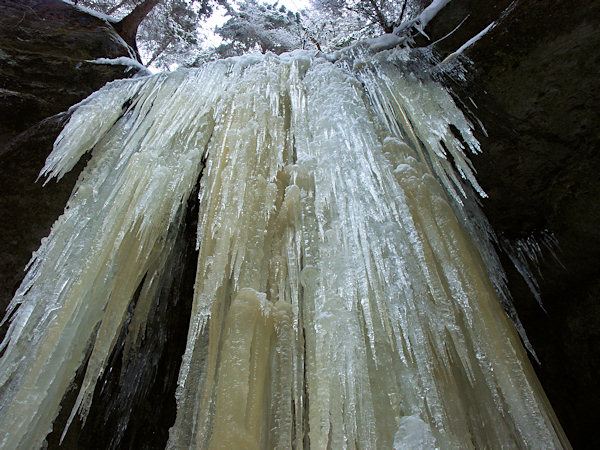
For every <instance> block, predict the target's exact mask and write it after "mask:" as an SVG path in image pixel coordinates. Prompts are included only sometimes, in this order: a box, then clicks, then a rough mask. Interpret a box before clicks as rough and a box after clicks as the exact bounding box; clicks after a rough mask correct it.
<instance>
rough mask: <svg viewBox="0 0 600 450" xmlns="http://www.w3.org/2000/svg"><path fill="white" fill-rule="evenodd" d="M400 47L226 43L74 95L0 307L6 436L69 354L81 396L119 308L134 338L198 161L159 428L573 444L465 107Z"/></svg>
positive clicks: (40, 412)
mask: <svg viewBox="0 0 600 450" xmlns="http://www.w3.org/2000/svg"><path fill="white" fill-rule="evenodd" d="M402 57H403V56H402V55H401V54H400V53H399V52H398V51H388V52H382V53H380V54H379V55H378V56H372V57H371V58H370V59H369V60H368V61H361V62H357V60H356V58H358V57H357V56H356V55H355V57H354V58H355V59H354V61H350V60H348V59H343V58H342V59H341V60H338V61H335V62H333V61H329V60H327V59H325V58H322V57H319V56H318V55H311V54H308V53H301V52H296V53H292V54H288V55H284V56H281V57H277V56H274V55H266V56H256V57H245V58H237V59H236V58H234V59H228V60H224V61H218V62H215V63H211V64H207V65H205V66H203V67H201V68H199V69H193V70H179V71H176V72H174V73H166V74H158V75H155V76H150V77H145V78H139V79H132V80H123V81H118V82H114V83H111V84H109V85H107V86H106V87H105V88H103V89H102V90H100V91H99V92H97V93H95V94H94V95H92V96H91V97H89V98H88V99H87V100H86V101H84V102H83V103H82V104H81V105H79V106H78V108H77V109H76V110H75V111H74V113H73V114H72V117H71V119H70V121H69V123H68V124H67V126H66V127H65V129H64V130H63V132H62V134H61V135H60V136H59V138H58V140H57V142H56V144H55V148H54V151H53V152H52V154H51V155H50V156H49V158H48V160H47V163H46V166H45V167H44V169H43V175H47V176H49V177H57V178H60V177H61V176H62V175H63V174H64V173H65V172H67V171H69V170H71V169H72V168H73V167H74V166H75V164H76V163H77V161H78V160H79V159H80V158H81V157H82V156H83V155H84V154H85V153H86V152H88V151H91V158H90V160H89V162H88V164H87V167H86V168H85V170H84V171H83V172H82V174H81V176H80V177H79V180H78V182H77V185H76V187H75V189H74V191H73V194H72V195H71V198H70V200H69V202H68V204H67V207H66V209H65V212H64V214H63V215H62V216H61V217H60V218H59V219H58V220H57V222H56V223H55V224H54V226H53V228H52V231H51V233H50V235H49V237H48V238H46V239H44V240H43V242H42V245H41V247H40V249H39V250H38V251H37V252H36V253H35V254H34V257H33V259H32V261H31V263H30V267H29V271H28V273H27V276H26V278H25V280H24V282H23V284H22V286H21V287H20V288H19V290H18V291H17V293H16V295H15V297H14V299H13V301H12V303H11V305H10V313H11V315H12V319H11V323H10V329H9V332H8V334H7V337H6V339H5V341H4V342H3V344H2V348H3V355H2V359H1V362H0V386H1V388H0V439H1V446H2V448H6V449H17V448H36V447H40V446H42V445H43V443H44V439H45V437H46V435H47V434H48V433H49V432H50V430H51V429H52V424H53V420H54V419H55V417H56V415H57V414H58V411H59V408H60V404H61V400H62V399H63V396H64V394H65V392H66V391H67V389H68V388H69V385H70V384H71V383H72V382H73V379H74V376H75V373H76V371H77V370H78V368H80V366H82V364H84V363H86V364H87V366H85V376H84V377H83V382H82V384H81V387H80V390H79V395H78V397H77V401H76V403H75V407H74V409H73V412H72V414H71V419H72V418H73V416H74V415H75V414H76V413H80V414H81V415H82V416H84V417H85V415H86V413H87V412H88V411H89V408H90V403H91V399H92V394H93V393H94V389H95V387H96V384H97V381H98V379H99V377H100V376H101V375H102V373H103V371H104V370H105V369H106V365H107V359H108V358H109V355H110V354H111V351H112V349H113V347H114V345H115V342H116V341H117V338H118V336H119V334H120V333H121V330H122V328H123V327H127V338H126V343H125V353H126V354H131V353H134V352H136V348H137V345H138V343H139V342H140V340H141V339H142V338H143V336H144V334H145V333H146V332H147V330H146V322H147V318H148V316H149V315H150V314H152V310H153V309H154V308H156V298H157V295H158V292H159V291H160V290H161V289H162V287H161V283H163V282H164V277H162V276H161V274H162V273H163V272H164V270H165V267H166V266H167V265H168V264H169V261H170V259H172V258H175V257H176V253H177V252H176V251H175V250H174V248H175V247H174V246H175V241H176V238H177V236H178V229H179V228H180V226H181V223H182V217H183V215H184V211H183V210H184V207H185V205H186V204H188V203H189V200H190V199H189V197H190V193H191V192H192V191H193V190H194V188H195V186H196V183H197V180H198V179H199V177H200V176H201V178H200V188H199V189H200V190H199V192H200V194H199V199H198V200H197V201H198V202H199V217H198V230H197V243H196V245H197V248H198V250H199V257H198V265H197V272H196V281H195V286H194V294H193V306H192V312H191V321H190V323H189V330H188V338H187V347H186V350H185V353H184V355H183V359H182V363H181V367H180V372H179V381H178V387H177V393H176V399H177V418H176V421H175V423H174V425H173V426H172V428H171V430H170V437H169V442H168V447H170V448H174V449H183V448H208V447H210V448H229V449H242V448H243V449H252V448H290V447H295V448H303V447H310V448H315V449H317V448H392V447H394V448H407V449H408V448H411V449H413V448H434V447H440V448H470V447H477V448H501V447H502V448H504V447H511V448H512V447H522V446H523V447H544V448H551V447H562V446H568V443H567V442H566V439H565V437H564V435H563V434H562V431H561V429H560V426H559V425H558V423H557V421H556V418H555V417H554V413H553V412H552V410H551V408H550V406H549V404H548V402H547V400H546V398H545V395H544V393H543V392H542V390H541V388H540V386H539V383H538V381H537V379H536V378H535V375H534V373H533V371H532V369H531V367H530V364H529V362H528V360H527V357H526V355H525V352H524V350H523V348H522V345H521V343H520V341H519V338H518V335H517V333H516V332H515V328H514V326H513V324H512V323H511V322H510V320H509V319H508V318H507V316H506V314H505V313H504V311H503V308H502V305H501V304H500V302H499V300H498V293H497V289H495V287H494V284H495V283H497V282H496V281H490V273H491V272H493V270H489V265H490V264H491V265H492V266H493V265H494V263H493V261H492V262H490V257H489V254H488V253H489V252H488V251H487V250H486V249H485V248H484V247H485V245H484V244H482V242H483V240H484V239H482V238H477V237H476V234H477V228H478V225H477V224H475V225H473V222H470V219H469V217H468V216H470V215H472V214H471V213H470V211H471V209H470V207H468V204H467V197H468V196H469V193H468V192H467V191H468V189H470V188H467V187H466V186H467V185H469V184H470V185H471V186H472V187H473V188H474V189H475V190H480V189H479V187H478V185H477V182H476V181H475V178H474V176H473V171H472V169H471V167H470V163H469V161H468V158H467V157H466V155H465V150H466V147H470V149H471V150H472V151H478V143H477V142H476V140H475V139H474V137H473V135H472V130H471V124H470V123H469V122H468V121H467V120H466V119H465V117H464V116H463V114H462V113H461V112H460V111H459V110H458V109H457V107H456V106H455V105H454V103H453V102H452V100H451V97H450V96H449V94H448V93H447V92H446V91H445V90H444V89H443V88H442V87H441V86H440V85H439V84H437V83H435V82H434V81H427V80H423V79H418V78H417V77H415V76H414V75H412V74H406V73H403V71H402V70H401V69H400V66H401V64H400V63H401V59H402ZM453 130H454V132H453ZM456 130H458V132H457V131H456ZM457 174H458V175H457ZM480 193H481V192H480ZM194 195H195V194H194ZM192 200H193V201H195V200H194V199H192ZM486 264H488V269H486ZM494 270H495V269H494ZM492 279H493V276H492ZM134 295H135V296H136V302H135V309H134V310H133V312H131V311H129V312H128V308H129V306H130V304H131V302H132V298H133V297H134ZM124 361H126V358H125V357H124Z"/></svg>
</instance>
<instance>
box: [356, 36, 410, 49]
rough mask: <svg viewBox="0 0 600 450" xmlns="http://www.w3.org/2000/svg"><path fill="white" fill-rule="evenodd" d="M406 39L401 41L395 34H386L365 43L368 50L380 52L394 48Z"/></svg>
mask: <svg viewBox="0 0 600 450" xmlns="http://www.w3.org/2000/svg"><path fill="white" fill-rule="evenodd" d="M405 41H406V39H402V38H400V37H398V36H396V35H395V34H392V33H386V34H383V35H381V36H379V37H377V38H373V39H368V40H367V41H366V43H367V44H368V45H369V49H370V50H372V51H374V52H379V51H382V50H388V49H390V48H394V47H396V46H398V45H400V44H402V43H404V42H405Z"/></svg>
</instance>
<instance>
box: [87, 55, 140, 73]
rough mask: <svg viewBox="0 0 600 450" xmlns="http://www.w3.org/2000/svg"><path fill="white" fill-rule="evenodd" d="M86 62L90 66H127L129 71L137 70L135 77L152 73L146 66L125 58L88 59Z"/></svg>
mask: <svg viewBox="0 0 600 450" xmlns="http://www.w3.org/2000/svg"><path fill="white" fill-rule="evenodd" d="M86 62H89V63H92V64H108V65H112V66H127V67H129V69H127V70H128V71H129V70H137V71H138V73H137V75H151V74H152V72H150V71H149V70H148V68H147V67H146V66H144V65H143V64H142V63H140V62H139V61H136V60H135V59H132V58H128V57H126V56H120V57H118V58H110V59H109V58H98V59H88V60H86Z"/></svg>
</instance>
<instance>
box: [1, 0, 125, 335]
mask: <svg viewBox="0 0 600 450" xmlns="http://www.w3.org/2000/svg"><path fill="white" fill-rule="evenodd" d="M128 55H129V53H128V49H127V48H126V47H125V46H124V45H123V44H122V43H120V38H119V36H118V35H117V34H116V33H115V32H114V30H112V28H111V27H110V26H109V25H108V24H106V23H105V22H104V21H102V20H100V19H98V18H96V17H93V16H90V15H88V14H84V13H82V12H80V11H78V10H77V9H75V8H73V7H72V6H70V5H67V4H66V3H64V2H62V1H60V0H18V1H13V0H0V193H1V195H0V230H1V232H0V308H1V309H2V310H4V307H5V306H6V304H7V303H8V301H9V300H10V298H11V297H12V295H13V292H14V290H15V289H16V288H17V287H18V285H19V283H20V281H21V279H22V278H23V276H24V272H23V268H24V267H25V265H26V264H27V262H28V261H29V258H30V257H31V253H32V252H33V251H34V250H36V249H37V248H38V247H39V243H40V240H41V239H42V238H43V237H44V236H47V235H48V231H49V229H50V226H51V225H52V223H54V221H55V220H56V218H57V217H58V216H59V215H60V214H61V213H62V211H63V209H64V206H65V203H66V201H67V199H68V198H69V195H70V193H71V190H72V188H73V185H74V183H75V180H76V178H77V173H78V170H77V169H75V170H73V171H72V173H71V174H68V175H67V176H66V177H65V179H64V181H61V182H60V183H58V184H57V183H55V182H54V181H53V182H51V183H49V184H48V185H47V186H46V187H45V188H43V189H42V186H41V182H37V183H36V182H35V181H36V178H37V176H38V173H39V171H40V169H41V168H42V167H43V165H44V161H45V160H46V157H47V156H48V153H49V152H50V151H51V150H52V143H53V142H54V139H55V138H56V136H57V135H58V133H59V132H60V130H61V126H62V124H63V121H64V120H65V117H64V116H60V115H59V116H57V114H59V113H61V112H63V111H65V110H67V109H68V108H69V107H70V106H71V105H73V104H75V103H77V102H79V101H81V100H83V99H84V98H85V97H87V96H88V95H90V94H91V93H92V92H94V91H96V90H98V89H99V88H101V87H102V86H103V85H104V84H105V83H107V82H108V81H112V80H114V79H118V78H123V77H127V76H129V75H130V74H131V72H126V68H125V67H123V66H114V65H99V64H93V63H90V62H87V60H93V59H97V58H115V57H119V56H128ZM2 334H3V333H2Z"/></svg>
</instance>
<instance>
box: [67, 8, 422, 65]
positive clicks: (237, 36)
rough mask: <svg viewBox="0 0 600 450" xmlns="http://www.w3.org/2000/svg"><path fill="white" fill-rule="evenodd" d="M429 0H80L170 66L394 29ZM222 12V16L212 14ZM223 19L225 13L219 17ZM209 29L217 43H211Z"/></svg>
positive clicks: (317, 45)
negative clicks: (298, 3) (289, 3)
mask: <svg viewBox="0 0 600 450" xmlns="http://www.w3.org/2000/svg"><path fill="white" fill-rule="evenodd" d="M426 3H429V2H427V0H398V1H394V0H311V7H310V8H305V9H303V10H300V11H290V10H288V9H287V8H286V7H285V6H284V5H280V4H279V3H278V2H274V3H272V2H268V1H264V0H263V1H260V0H79V3H78V4H79V5H83V6H86V7H88V8H91V9H94V10H96V11H99V12H102V13H104V14H107V15H110V16H112V17H113V18H114V19H115V28H116V29H117V31H119V33H120V34H121V36H123V38H124V40H125V41H126V42H127V43H128V44H129V45H130V46H132V48H133V49H134V50H135V51H136V52H137V51H138V49H139V54H140V56H141V60H142V62H143V63H145V64H146V65H148V66H153V67H155V68H157V69H167V68H169V67H173V66H174V65H177V66H179V65H197V64H199V63H201V61H204V60H209V59H215V58H220V57H227V56H234V55H240V54H244V53H248V52H256V51H258V52H262V53H264V52H267V51H270V52H273V53H277V54H280V53H283V52H287V51H291V50H294V49H316V50H321V51H330V50H335V49H337V48H340V47H343V46H346V45H348V44H350V43H352V42H353V41H356V40H358V39H363V38H367V37H373V36H377V35H380V34H383V33H390V32H392V31H393V30H394V28H396V27H398V26H399V25H400V24H401V23H403V22H406V21H408V20H410V19H414V17H415V16H416V15H417V14H418V13H419V12H420V11H421V10H422V9H423V8H424V6H425V4H426ZM215 13H217V14H215ZM218 17H221V21H220V23H219V19H218ZM207 35H212V36H213V39H212V40H213V41H215V40H217V41H218V40H221V42H220V43H218V44H216V45H215V44H213V45H209V44H208V42H207V41H206V40H205V37H206V36H207Z"/></svg>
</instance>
